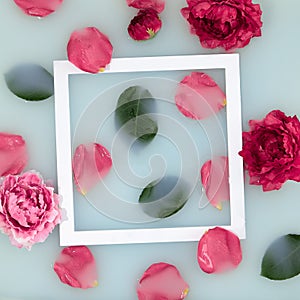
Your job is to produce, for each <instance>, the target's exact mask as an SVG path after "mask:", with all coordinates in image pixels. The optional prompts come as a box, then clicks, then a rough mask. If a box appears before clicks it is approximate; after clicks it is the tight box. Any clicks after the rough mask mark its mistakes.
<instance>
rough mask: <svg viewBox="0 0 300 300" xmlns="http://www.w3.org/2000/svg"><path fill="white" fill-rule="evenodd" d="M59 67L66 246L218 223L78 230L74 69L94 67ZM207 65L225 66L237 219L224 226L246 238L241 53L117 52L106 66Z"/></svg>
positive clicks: (160, 236)
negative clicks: (72, 115)
mask: <svg viewBox="0 0 300 300" xmlns="http://www.w3.org/2000/svg"><path fill="white" fill-rule="evenodd" d="M53 67H54V93H55V127H56V152H57V153H56V154H57V179H58V192H59V194H60V195H61V196H62V199H63V200H62V205H61V206H62V209H63V210H65V212H66V214H67V220H64V221H63V222H62V223H61V224H60V245H61V246H69V245H105V244H130V243H156V242H187V241H198V240H199V239H200V237H201V236H202V234H203V233H204V232H205V231H206V230H208V229H209V228H212V227H215V226H218V225H215V226H195V227H176V228H151V229H141V228H139V229H117V230H111V229H109V230H106V229H103V230H88V231H76V230H75V217H74V203H73V182H72V156H71V155H72V150H71V130H70V109H69V75H76V74H88V73H86V72H84V71H82V70H80V69H78V68H77V67H75V66H74V65H73V64H71V63H70V62H69V61H54V63H53ZM201 69H225V82H226V99H227V131H228V134H227V138H228V158H229V187H230V189H229V192H230V215H231V222H230V225H228V226H221V227H223V228H225V229H228V230H231V231H232V232H234V233H235V234H237V235H238V236H239V238H240V239H244V238H246V228H245V205H244V180H243V161H242V158H241V157H240V156H239V155H238V152H239V151H240V150H241V149H242V122H241V96H240V68H239V55H238V54H213V55H182V56H158V57H135V58H113V59H112V61H111V63H110V64H109V66H108V67H107V68H106V69H105V73H130V72H155V71H180V70H191V71H192V70H201ZM233 187H234V189H233Z"/></svg>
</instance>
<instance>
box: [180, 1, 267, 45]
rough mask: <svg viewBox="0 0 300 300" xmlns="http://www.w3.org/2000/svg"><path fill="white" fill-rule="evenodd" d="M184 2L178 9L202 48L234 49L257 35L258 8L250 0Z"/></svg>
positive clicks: (258, 23)
mask: <svg viewBox="0 0 300 300" xmlns="http://www.w3.org/2000/svg"><path fill="white" fill-rule="evenodd" d="M187 4H188V6H187V7H185V8H183V9H182V10H181V13H182V15H183V17H184V18H185V19H186V20H187V21H188V22H189V25H190V31H191V33H192V34H195V35H197V36H198V37H199V40H200V42H201V45H202V46H203V47H204V48H216V47H222V48H224V49H225V50H234V49H236V48H242V47H245V46H246V45H248V44H249V42H250V40H251V39H252V37H256V36H261V27H262V22H261V14H262V11H261V9H260V6H259V4H253V3H252V0H187Z"/></svg>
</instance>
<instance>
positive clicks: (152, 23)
mask: <svg viewBox="0 0 300 300" xmlns="http://www.w3.org/2000/svg"><path fill="white" fill-rule="evenodd" d="M161 26H162V22H161V20H160V18H159V16H158V14H157V12H156V11H155V10H153V9H151V8H148V9H144V10H140V11H139V12H138V14H137V15H136V16H135V17H134V18H133V19H132V20H131V21H130V24H129V26H128V28H127V30H128V34H129V35H130V37H131V38H132V39H134V40H136V41H144V40H149V39H151V38H153V37H154V36H155V35H156V34H157V32H158V31H159V30H160V29H161Z"/></svg>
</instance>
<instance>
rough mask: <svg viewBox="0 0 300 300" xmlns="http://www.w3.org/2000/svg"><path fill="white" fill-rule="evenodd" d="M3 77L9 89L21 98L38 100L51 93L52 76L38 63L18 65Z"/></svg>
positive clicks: (52, 87) (52, 88) (47, 96)
mask: <svg viewBox="0 0 300 300" xmlns="http://www.w3.org/2000/svg"><path fill="white" fill-rule="evenodd" d="M4 77H5V81H6V84H7V87H8V88H9V89H10V91H11V92H12V93H14V94H15V95H16V96H18V97H20V98H22V99H25V100H28V101H40V100H45V99H47V98H49V97H50V96H52V95H53V92H54V83H53V81H54V80H53V76H52V75H51V74H50V73H49V72H48V71H47V70H45V69H44V68H43V67H41V66H39V65H36V64H22V65H18V66H16V67H14V68H12V69H11V70H10V71H8V72H7V73H6V74H4Z"/></svg>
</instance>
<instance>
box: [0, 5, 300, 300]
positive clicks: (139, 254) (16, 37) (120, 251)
mask: <svg viewBox="0 0 300 300" xmlns="http://www.w3.org/2000/svg"><path fill="white" fill-rule="evenodd" d="M166 2H167V5H166V9H165V11H164V12H163V13H162V15H161V18H162V21H163V28H162V30H161V32H160V33H159V34H158V35H157V37H156V38H155V39H153V40H151V41H148V42H145V43H136V42H134V41H132V40H131V39H130V38H129V37H128V35H127V31H126V28H127V25H128V22H129V21H130V19H131V18H132V17H133V16H134V14H135V13H136V11H135V10H134V9H131V8H128V7H127V5H126V1H125V0H114V1H97V0H87V1H82V0H72V1H67V0H66V1H64V3H63V5H62V7H61V9H60V10H59V11H57V12H56V13H55V14H53V15H51V16H49V17H47V18H45V19H36V18H30V17H28V16H25V15H24V14H23V13H22V12H21V11H20V10H19V9H18V8H17V7H16V6H15V5H14V3H13V1H9V0H4V1H1V9H0V24H1V26H0V36H1V47H0V54H1V56H0V57H1V59H0V72H1V73H2V74H3V73H5V72H6V71H8V70H9V69H10V68H11V67H13V66H14V65H16V64H17V63H22V62H34V63H38V64H41V65H43V66H44V67H46V68H47V69H49V70H51V71H52V62H53V60H57V59H65V58H66V44H67V41H68V38H69V35H70V33H71V32H72V31H73V30H74V29H76V28H81V27H85V26H96V27H98V28H99V29H101V31H103V32H105V33H106V34H107V35H108V36H109V37H110V40H111V42H112V44H113V46H114V54H113V56H114V57H128V56H129V57H134V56H154V55H180V54H207V53H222V51H221V50H207V49H203V48H201V46H200V44H199V42H198V40H197V38H196V37H194V36H191V35H190V34H189V32H188V27H187V24H186V22H185V20H184V19H183V18H182V17H181V15H180V13H179V10H180V8H181V7H183V6H185V1H183V0H167V1H166ZM257 2H259V3H260V4H261V7H262V10H263V21H264V26H263V36H262V37H261V38H255V39H253V40H252V41H251V43H250V45H249V46H247V47H246V48H245V49H242V50H239V51H238V52H239V53H240V55H241V88H242V115H243V125H244V129H245V130H246V129H247V128H248V127H247V121H248V120H249V119H256V118H257V119H260V118H262V117H263V116H264V115H265V114H266V113H268V112H269V111H270V110H272V109H281V110H283V111H284V112H286V113H287V114H290V115H293V114H297V115H300V106H299V80H300V76H299V69H300V59H299V49H300V19H299V9H300V4H299V2H298V1H296V0H286V1H267V0H261V1H257ZM0 104H1V110H0V113H1V116H0V130H1V131H5V132H12V133H18V134H21V135H22V136H23V137H24V138H25V139H26V141H27V144H28V149H29V154H30V161H29V165H28V167H27V169H36V170H39V171H40V172H41V173H42V174H43V175H44V177H45V178H51V179H53V180H54V182H55V181H56V166H55V165H56V160H55V158H56V156H55V130H54V101H53V98H50V99H48V100H46V101H43V102H39V103H26V102H23V101H21V100H20V99H17V98H16V97H15V96H14V95H12V94H11V93H10V92H9V90H8V89H7V88H6V85H5V82H4V79H3V76H0ZM246 180H248V178H247V177H246ZM299 192H300V185H299V184H297V183H294V182H288V183H286V184H285V185H284V186H283V188H282V189H281V190H280V191H274V192H269V193H263V192H262V190H261V188H260V187H254V186H249V185H248V184H246V187H245V196H246V222H247V239H246V240H244V241H242V248H243V261H242V263H241V265H240V266H239V267H238V269H236V270H235V271H233V272H230V273H226V274H222V275H207V274H205V273H203V272H202V271H201V270H200V269H199V267H198V265H197V260H196V250H197V243H196V242H195V243H176V244H174V243H173V244H147V245H123V246H121V245H118V246H92V247H91V250H92V251H93V253H94V255H95V258H96V260H97V264H98V268H99V283H100V284H99V287H97V288H95V289H90V290H85V291H82V290H78V289H72V288H70V287H68V286H65V285H63V284H61V283H60V281H59V280H58V278H57V276H56V274H55V273H54V272H53V270H52V267H53V262H54V260H55V257H56V256H57V254H58V252H59V251H60V249H61V248H60V247H59V237H58V230H57V228H56V229H55V231H54V233H53V234H51V236H50V237H49V238H48V239H47V241H46V242H45V243H43V244H37V245H35V246H34V247H33V248H32V250H31V251H29V252H28V251H27V250H25V249H17V248H15V247H12V246H11V245H10V243H9V241H8V238H7V237H6V236H4V235H0V249H1V251H0V253H1V255H0V299H1V300H4V299H15V300H16V299H18V300H22V299H26V300H54V299H64V300H69V299H72V300H76V299H91V300H93V299H106V300H116V299H124V300H133V299H137V297H136V294H135V286H136V283H137V281H138V279H139V277H140V276H141V274H142V273H143V272H144V270H145V269H146V268H147V267H148V266H149V265H150V264H152V263H154V262H159V261H165V262H168V263H171V264H174V265H176V266H177V267H178V269H179V270H180V272H181V274H182V276H183V277H184V278H185V280H186V281H187V282H188V283H189V285H190V293H189V295H188V297H187V298H186V299H191V300H220V299H224V300H229V299H230V300H240V299H243V300H253V299H258V300H260V299H262V300H271V299H272V300H280V299H288V300H296V299H299V295H298V294H299V292H300V278H299V277H295V278H293V279H290V280H287V281H282V282H273V281H269V280H267V279H265V278H263V277H261V276H260V275H259V273H260V263H261V259H262V257H263V254H264V251H265V249H266V248H267V246H268V245H269V244H270V243H271V242H272V241H273V240H274V239H275V238H277V237H278V236H280V235H283V234H287V233H299V211H300V201H299ZM82 207H83V208H84V209H85V210H84V214H86V218H87V219H88V218H90V216H94V215H95V216H96V214H97V213H96V212H95V210H94V209H93V208H92V207H91V206H90V205H85V206H82ZM225 212H226V210H225ZM84 219H85V216H84V215H82V214H81V215H80V220H79V226H81V227H82V228H85V226H87V225H86V223H85V222H84ZM225 219H226V218H225ZM224 222H226V220H225V221H224ZM88 225H90V224H88Z"/></svg>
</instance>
